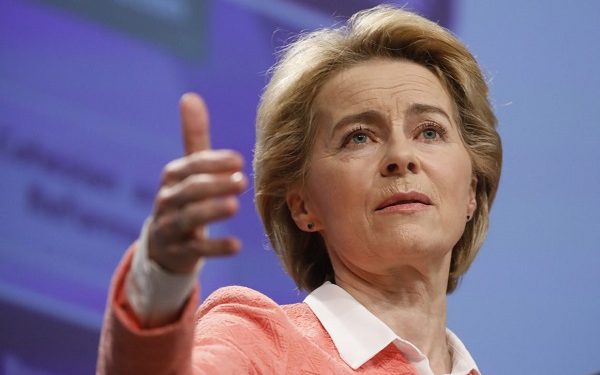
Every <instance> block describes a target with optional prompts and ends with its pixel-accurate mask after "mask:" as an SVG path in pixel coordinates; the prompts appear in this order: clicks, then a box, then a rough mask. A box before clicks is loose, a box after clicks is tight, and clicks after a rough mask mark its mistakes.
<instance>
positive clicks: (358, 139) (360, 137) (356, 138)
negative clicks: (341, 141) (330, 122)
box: [350, 132, 369, 144]
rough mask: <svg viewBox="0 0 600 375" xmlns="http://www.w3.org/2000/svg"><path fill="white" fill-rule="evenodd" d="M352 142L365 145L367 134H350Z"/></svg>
mask: <svg viewBox="0 0 600 375" xmlns="http://www.w3.org/2000/svg"><path fill="white" fill-rule="evenodd" d="M350 139H351V140H352V142H354V143H356V144H359V143H367V141H368V140H369V136H368V135H367V134H365V133H364V132H356V133H354V134H352V136H351V138H350Z"/></svg>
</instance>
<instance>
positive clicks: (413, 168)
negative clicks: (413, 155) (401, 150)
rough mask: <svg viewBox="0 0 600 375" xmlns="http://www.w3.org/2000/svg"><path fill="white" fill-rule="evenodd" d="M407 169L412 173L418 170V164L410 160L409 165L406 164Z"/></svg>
mask: <svg viewBox="0 0 600 375" xmlns="http://www.w3.org/2000/svg"><path fill="white" fill-rule="evenodd" d="M406 169H408V170H409V171H411V172H412V173H415V172H416V169H417V166H416V165H415V163H413V162H410V163H408V165H407V166H406Z"/></svg>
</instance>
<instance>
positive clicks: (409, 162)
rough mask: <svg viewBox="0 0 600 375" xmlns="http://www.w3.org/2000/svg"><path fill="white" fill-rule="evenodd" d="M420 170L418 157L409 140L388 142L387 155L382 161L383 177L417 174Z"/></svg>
mask: <svg viewBox="0 0 600 375" xmlns="http://www.w3.org/2000/svg"><path fill="white" fill-rule="evenodd" d="M420 168H421V166H420V163H419V160H418V157H417V155H416V154H415V150H414V148H413V145H411V142H410V141H409V140H406V139H404V140H399V139H394V140H391V141H390V142H388V144H387V147H386V148H385V155H384V156H383V158H382V161H381V167H380V171H381V175H382V176H384V177H388V176H405V175H407V174H416V173H418V172H419V169H420Z"/></svg>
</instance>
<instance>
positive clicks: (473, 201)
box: [467, 176, 478, 217]
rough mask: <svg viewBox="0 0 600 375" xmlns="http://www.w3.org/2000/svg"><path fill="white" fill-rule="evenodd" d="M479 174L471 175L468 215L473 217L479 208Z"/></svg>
mask: <svg viewBox="0 0 600 375" xmlns="http://www.w3.org/2000/svg"><path fill="white" fill-rule="evenodd" d="M477 182H478V180H477V176H473V177H471V188H470V190H469V202H468V203H467V216H469V217H473V214H474V213H475V210H477Z"/></svg>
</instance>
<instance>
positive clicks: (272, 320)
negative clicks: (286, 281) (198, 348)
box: [196, 286, 294, 336]
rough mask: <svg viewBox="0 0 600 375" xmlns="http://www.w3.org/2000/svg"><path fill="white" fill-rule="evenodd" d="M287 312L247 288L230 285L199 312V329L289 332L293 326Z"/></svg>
mask: <svg viewBox="0 0 600 375" xmlns="http://www.w3.org/2000/svg"><path fill="white" fill-rule="evenodd" d="M287 310H288V309H287V308H285V309H284V307H283V306H281V305H279V304H277V303H276V302H275V301H273V300H272V299H271V298H269V297H267V296H266V295H264V294H262V293H260V292H258V291H256V290H254V289H250V288H247V287H242V286H228V287H225V288H220V289H218V290H216V291H215V292H214V293H212V294H211V295H210V296H208V298H207V299H206V300H205V301H204V302H203V303H202V304H201V305H200V307H199V308H198V310H197V312H196V327H197V328H199V327H202V329H203V330H207V329H208V330H213V329H215V330H227V331H229V332H230V333H233V332H232V331H240V330H243V331H245V332H248V331H260V332H261V333H262V334H267V335H276V336H278V335H281V334H285V332H289V329H290V328H291V326H293V325H294V323H293V322H292V321H291V320H290V319H289V316H288V311H287Z"/></svg>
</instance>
